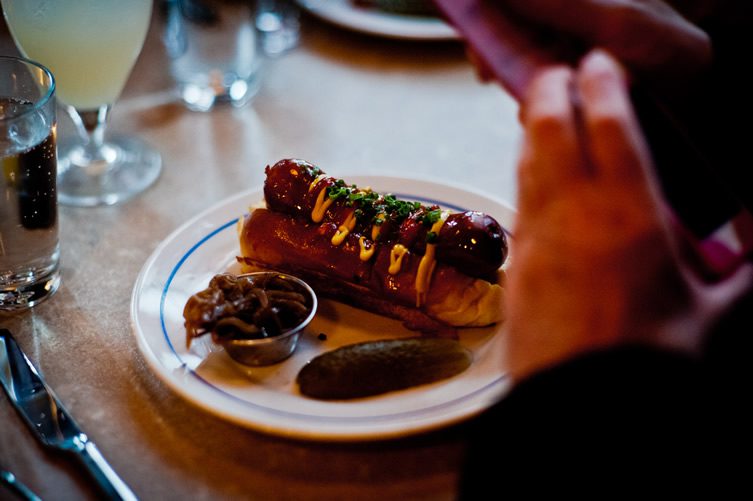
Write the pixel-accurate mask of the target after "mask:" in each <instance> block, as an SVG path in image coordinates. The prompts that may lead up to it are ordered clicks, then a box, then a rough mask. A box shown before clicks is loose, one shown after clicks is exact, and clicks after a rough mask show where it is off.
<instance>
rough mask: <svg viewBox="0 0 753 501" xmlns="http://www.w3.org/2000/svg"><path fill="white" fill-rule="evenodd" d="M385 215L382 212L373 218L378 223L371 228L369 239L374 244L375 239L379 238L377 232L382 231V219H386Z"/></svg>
mask: <svg viewBox="0 0 753 501" xmlns="http://www.w3.org/2000/svg"><path fill="white" fill-rule="evenodd" d="M386 217H387V216H386V214H385V213H384V212H380V213H379V214H377V215H376V217H375V218H374V219H375V220H376V221H380V222H379V223H377V224H375V225H374V226H372V227H371V239H372V240H373V241H375V242H376V239H377V237H378V236H379V232H381V231H382V224H383V223H384V219H385V218H386Z"/></svg>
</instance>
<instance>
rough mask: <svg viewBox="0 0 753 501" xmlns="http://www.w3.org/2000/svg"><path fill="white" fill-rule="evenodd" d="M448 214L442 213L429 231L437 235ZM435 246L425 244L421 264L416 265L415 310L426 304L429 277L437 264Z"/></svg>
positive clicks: (429, 282)
mask: <svg viewBox="0 0 753 501" xmlns="http://www.w3.org/2000/svg"><path fill="white" fill-rule="evenodd" d="M449 215H450V213H449V212H447V211H442V215H441V217H440V218H439V220H438V221H437V222H436V223H434V224H433V225H431V230H429V231H430V232H432V233H435V234H439V230H441V229H442V225H443V224H444V222H445V220H446V219H447V216H449ZM435 248H436V244H430V243H427V244H426V252H425V253H424V256H423V257H422V258H421V262H420V263H418V272H417V273H416V284H415V285H416V308H420V307H421V305H423V304H424V303H425V302H426V297H427V296H428V294H429V285H430V284H431V275H432V273H434V267H435V266H436V264H437V261H436V259H435V258H434V253H435V252H436V249H435Z"/></svg>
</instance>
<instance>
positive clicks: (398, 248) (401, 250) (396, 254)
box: [387, 244, 408, 275]
mask: <svg viewBox="0 0 753 501" xmlns="http://www.w3.org/2000/svg"><path fill="white" fill-rule="evenodd" d="M406 254H408V249H407V248H406V247H405V246H404V245H403V244H395V245H394V246H393V247H392V250H391V251H390V267H389V268H387V273H389V274H390V275H397V274H398V273H399V272H400V267H401V266H402V265H403V256H405V255H406Z"/></svg>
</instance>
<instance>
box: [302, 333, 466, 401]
mask: <svg viewBox="0 0 753 501" xmlns="http://www.w3.org/2000/svg"><path fill="white" fill-rule="evenodd" d="M472 361H473V355H472V353H471V352H470V351H469V350H468V349H467V348H465V347H464V346H463V345H461V344H460V343H459V342H457V341H455V340H453V339H445V338H405V339H386V340H379V341H366V342H363V343H356V344H351V345H347V346H343V347H340V348H337V349H335V350H332V351H329V352H327V353H324V354H322V355H319V356H318V357H315V358H313V359H312V360H311V361H310V362H309V363H307V364H306V365H304V366H303V368H302V369H301V370H300V372H299V373H298V377H297V378H296V381H297V383H298V387H299V389H300V391H301V393H302V394H303V395H306V396H308V397H311V398H317V399H322V400H345V399H352V398H361V397H368V396H372V395H379V394H382V393H387V392H390V391H395V390H401V389H404V388H410V387H412V386H418V385H422V384H427V383H432V382H435V381H440V380H442V379H447V378H450V377H452V376H455V375H457V374H459V373H461V372H463V371H464V370H466V369H467V368H468V367H469V366H470V365H471V362H472Z"/></svg>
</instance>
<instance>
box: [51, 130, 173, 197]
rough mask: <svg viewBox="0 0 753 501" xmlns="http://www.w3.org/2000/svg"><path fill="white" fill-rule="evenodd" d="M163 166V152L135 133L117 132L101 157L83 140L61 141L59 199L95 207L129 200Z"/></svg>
mask: <svg viewBox="0 0 753 501" xmlns="http://www.w3.org/2000/svg"><path fill="white" fill-rule="evenodd" d="M161 170H162V158H161V157H160V154H159V152H157V151H156V150H155V149H154V148H152V147H151V146H149V145H148V144H147V143H145V142H144V141H142V140H140V139H138V138H135V137H131V136H113V137H111V138H108V140H107V141H106V142H105V145H104V148H103V149H102V151H101V152H100V156H99V157H98V158H95V159H92V158H91V157H89V156H88V155H87V150H86V148H84V146H82V145H80V144H66V143H65V142H61V143H60V144H59V145H58V186H57V191H58V201H59V202H60V203H61V204H63V205H72V206H77V207H93V206H96V205H114V204H117V203H119V202H123V201H125V200H128V199H130V198H132V197H134V196H136V195H138V194H139V193H141V192H142V191H144V190H145V189H147V188H148V187H149V186H151V185H152V183H154V181H156V180H157V178H158V177H159V174H160V171H161Z"/></svg>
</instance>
